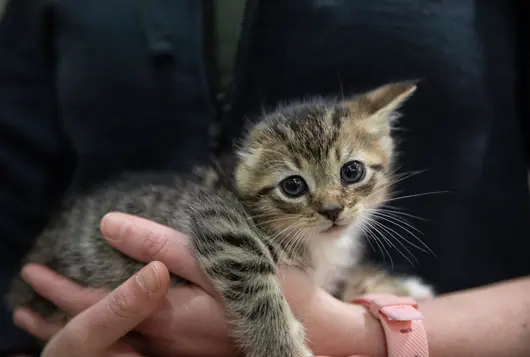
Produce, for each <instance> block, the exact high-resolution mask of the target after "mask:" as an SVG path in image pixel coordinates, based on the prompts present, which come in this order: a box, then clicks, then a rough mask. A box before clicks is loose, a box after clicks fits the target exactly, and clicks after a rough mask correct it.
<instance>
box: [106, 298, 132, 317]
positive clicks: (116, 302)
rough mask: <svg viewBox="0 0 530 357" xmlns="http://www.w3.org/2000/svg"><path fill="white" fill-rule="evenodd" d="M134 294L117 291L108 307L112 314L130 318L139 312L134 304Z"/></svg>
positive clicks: (109, 301)
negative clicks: (129, 294)
mask: <svg viewBox="0 0 530 357" xmlns="http://www.w3.org/2000/svg"><path fill="white" fill-rule="evenodd" d="M132 299H133V297H132V296H128V295H126V294H124V293H121V292H120V293H117V294H115V295H113V296H111V297H110V299H109V300H108V308H109V310H110V311H111V313H112V314H114V315H116V316H118V317H120V318H128V317H130V316H132V315H134V314H135V313H136V312H137V310H138V309H137V308H135V306H134V304H132V301H131V300H132Z"/></svg>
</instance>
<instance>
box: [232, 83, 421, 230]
mask: <svg viewBox="0 0 530 357" xmlns="http://www.w3.org/2000/svg"><path fill="white" fill-rule="evenodd" d="M415 89H416V85H415V84H414V83H411V82H400V83H391V84H387V85H385V86H382V87H379V88H377V89H374V90H372V91H369V92H366V93H363V94H360V95H357V96H355V97H353V98H349V99H345V100H333V101H331V100H323V99H321V100H315V101H306V102H301V103H295V104H291V105H289V106H286V107H282V108H279V109H277V110H276V111H275V112H273V113H270V114H267V115H265V116H264V118H263V120H261V121H260V122H259V123H257V124H256V125H255V126H254V127H252V128H251V129H250V130H249V132H248V134H247V136H246V137H245V139H244V141H243V142H242V144H241V146H240V148H239V150H238V158H239V162H238V165H237V168H236V172H235V185H236V188H237V190H238V192H239V194H240V195H241V197H243V199H244V200H245V202H246V204H247V206H248V209H249V210H250V211H251V213H252V215H253V218H254V220H255V221H256V222H257V223H258V224H259V225H260V226H261V227H262V228H264V229H266V230H267V231H268V232H271V233H279V232H282V234H281V235H282V236H292V237H295V236H298V235H300V234H302V233H303V235H304V236H306V237H308V236H309V237H310V236H322V235H324V236H339V235H340V234H339V233H341V232H342V231H344V229H345V228H347V227H349V226H351V225H352V224H355V223H356V222H358V220H359V218H360V216H361V214H362V213H363V211H364V210H365V209H366V208H375V207H377V206H378V205H380V204H381V202H382V201H384V200H385V198H386V197H388V193H389V186H390V184H391V180H392V161H393V152H394V142H393V140H392V137H391V126H392V122H393V120H394V119H395V118H396V109H398V107H399V106H400V105H401V104H403V102H405V100H406V99H407V98H409V96H410V95H411V94H412V93H413V92H414V91H415Z"/></svg>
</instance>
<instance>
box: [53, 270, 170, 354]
mask: <svg viewBox="0 0 530 357" xmlns="http://www.w3.org/2000/svg"><path fill="white" fill-rule="evenodd" d="M168 288H169V272H168V270H167V267H166V266H165V265H164V264H162V263H160V262H152V263H150V264H148V265H147V266H145V267H144V268H143V269H142V270H140V271H139V272H138V273H137V274H136V275H135V276H133V277H131V278H130V279H129V280H127V281H126V282H125V283H123V284H122V285H121V286H119V287H118V288H116V289H115V290H114V291H112V292H111V293H110V294H108V295H107V296H106V297H105V298H103V299H102V300H100V301H99V302H98V303H96V304H95V305H93V306H92V307H90V308H88V309H87V310H85V311H83V312H82V313H81V314H79V315H77V316H76V317H75V318H74V319H72V320H71V321H70V322H69V323H68V324H67V325H66V326H65V328H64V329H63V330H62V331H61V332H60V333H59V334H57V335H56V336H55V337H54V338H53V339H52V341H50V343H48V345H47V346H46V347H47V348H46V349H48V347H50V349H54V350H55V352H54V353H51V354H47V353H43V356H48V355H50V356H66V355H71V353H72V351H75V352H76V353H75V355H76V356H77V357H84V356H94V355H96V353H97V352H103V351H106V350H108V349H109V348H111V347H112V346H113V345H114V344H116V343H117V342H118V341H119V340H120V339H121V338H122V337H123V336H124V335H126V334H127V333H128V332H130V331H131V330H133V329H134V328H135V327H136V326H137V325H138V324H140V323H141V322H142V321H143V320H145V319H146V318H147V317H149V315H151V313H152V312H153V311H154V310H155V309H156V308H157V307H159V306H160V305H161V303H163V302H164V300H165V296H166V294H167V291H168ZM54 340H55V341H54Z"/></svg>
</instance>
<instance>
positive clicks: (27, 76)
mask: <svg viewBox="0 0 530 357" xmlns="http://www.w3.org/2000/svg"><path fill="white" fill-rule="evenodd" d="M514 4H515V2H508V1H481V2H463V1H460V0H450V1H443V2H439V1H423V0H421V1H420V0H403V1H384V0H380V1H370V2H368V1H351V0H342V1H323V0H319V1H317V0H313V1H311V0H290V1H284V0H268V1H261V2H260V1H257V0H251V1H249V2H248V4H247V6H246V10H245V11H246V13H245V20H244V22H243V26H242V28H243V32H242V34H241V38H240V42H239V48H238V54H237V58H236V71H235V72H234V73H233V77H232V79H233V80H232V82H231V84H230V85H229V87H228V88H227V89H226V91H224V92H225V93H224V95H221V96H218V95H217V93H216V86H215V85H216V83H217V78H218V76H217V75H216V74H215V72H214V69H215V56H213V53H214V52H215V51H212V46H213V45H214V44H215V41H214V38H215V36H212V34H211V33H210V32H209V29H210V28H211V25H210V23H209V20H208V19H210V15H211V13H210V12H209V11H210V10H211V4H208V1H204V2H202V1H195V0H194V1H177V0H172V1H159V0H134V1H131V0H114V1H100V0H92V1H86V0H68V1H66V0H57V1H46V0H16V1H15V0H12V1H11V2H10V3H9V4H8V7H7V9H6V11H5V14H4V18H3V20H2V22H1V23H0V173H1V174H0V237H2V238H1V239H2V242H1V247H0V249H1V254H2V256H1V257H0V258H1V259H0V264H1V267H0V274H1V277H0V293H1V294H3V293H4V292H5V290H6V288H7V283H8V281H9V277H10V276H11V275H12V274H14V272H15V271H16V269H17V268H18V262H19V260H20V258H21V257H22V255H23V253H24V252H25V251H26V250H27V249H28V247H29V245H30V244H31V242H32V239H33V238H34V236H35V235H36V234H37V233H38V232H39V230H40V229H41V228H42V227H43V225H44V224H45V223H46V221H47V219H48V217H49V214H50V213H51V212H52V211H53V209H54V206H55V205H56V204H57V202H59V200H60V199H61V197H62V196H63V195H64V193H65V192H66V191H67V190H69V189H80V188H82V187H86V186H88V185H91V184H93V183H95V182H97V181H99V180H101V179H104V178H106V177H109V176H111V175H113V174H116V173H117V172H120V171H123V170H132V169H164V170H165V169H172V170H177V171H185V170H189V168H190V167H191V165H193V164H194V163H195V162H198V161H200V160H202V159H204V158H205V156H206V155H207V154H208V152H209V150H211V148H212V147H211V145H210V144H211V142H210V138H209V130H210V129H211V127H212V125H217V124H219V125H220V127H221V129H222V130H221V133H220V136H219V142H218V145H217V146H216V147H214V150H216V151H223V150H229V149H230V145H231V141H232V139H233V138H234V137H237V136H238V135H239V133H240V131H241V128H242V124H243V122H244V120H245V118H246V117H249V118H252V117H254V116H255V115H257V114H259V113H260V111H261V109H262V106H263V107H266V108H267V107H270V106H271V105H273V104H274V103H276V102H277V101H283V100H288V99H293V98H300V97H303V96H307V95H327V94H333V95H340V94H341V92H342V93H344V94H348V93H353V92H356V91H360V90H364V89H368V88H370V87H373V86H376V85H379V84H382V83H384V82H386V81H390V80H398V79H409V78H422V79H423V81H422V82H421V84H420V89H419V91H418V92H417V95H415V96H414V98H413V99H412V100H411V101H410V102H409V104H407V106H406V107H405V108H404V114H405V117H404V118H403V119H402V122H401V123H402V127H404V128H405V129H406V130H403V131H402V132H401V135H402V141H401V144H400V151H401V159H400V160H401V162H400V165H401V166H402V170H403V171H411V170H423V169H428V171H426V172H425V173H423V174H421V175H417V176H415V177H414V178H411V179H408V180H404V181H402V182H400V184H399V185H398V189H399V190H401V194H402V195H412V194H415V193H423V192H430V191H440V190H442V191H449V193H446V194H437V195H428V196H422V197H417V198H410V199H403V200H400V201H396V202H395V205H396V206H400V207H403V208H404V209H405V210H406V212H408V213H410V214H414V215H418V216H422V217H424V218H427V219H428V221H414V222H413V223H414V225H415V226H416V227H417V228H418V229H420V230H421V231H423V233H424V235H423V236H422V239H423V240H424V241H425V242H426V244H427V245H428V246H429V247H430V248H431V249H432V250H433V251H434V253H435V254H436V255H435V256H432V255H429V254H423V253H421V252H420V251H419V250H417V249H416V248H414V247H410V246H409V249H411V251H413V253H414V255H415V256H416V259H417V262H416V261H414V263H415V267H411V265H410V264H408V263H407V260H406V259H405V258H403V257H400V255H399V254H398V253H397V252H396V251H395V250H394V251H392V250H391V255H392V258H393V262H394V263H395V264H396V269H398V270H400V269H403V270H407V271H412V270H414V271H415V272H416V273H417V274H420V275H422V276H424V277H425V278H426V279H428V280H429V281H431V282H433V283H434V284H436V286H437V287H438V289H439V290H440V291H442V292H443V291H450V290H455V289H462V288H467V287H471V286H476V285H481V284H485V283H489V282H493V281H498V280H502V279H507V278H511V277H515V276H520V275H524V274H528V273H529V272H530V263H529V261H528V253H527V252H528V251H529V248H530V244H529V242H528V237H529V232H530V230H529V228H530V202H529V194H528V186H527V182H526V168H525V161H524V135H523V134H522V133H523V128H524V126H523V123H526V122H527V120H528V119H527V118H528V116H527V115H528V111H526V112H525V111H524V110H525V109H524V108H525V107H524V106H523V103H527V102H523V101H522V100H521V98H522V97H521V96H522V93H523V91H522V84H521V83H522V79H523V78H527V77H524V76H527V75H528V73H527V72H523V67H524V66H523V64H522V59H521V58H522V57H521V56H522V50H521V45H520V44H521V38H520V36H519V34H520V28H519V25H520V24H521V22H520V21H519V14H520V12H521V10H520V9H519V8H515V5H514ZM208 9H210V10H208ZM220 100H221V101H220ZM526 108H527V107H526ZM524 113H526V116H525V115H524ZM527 137H528V135H527ZM394 229H399V228H394ZM401 234H402V235H404V236H405V237H406V238H407V239H409V240H413V239H414V238H413V237H411V236H410V235H408V233H407V232H405V231H403V230H401ZM404 244H407V243H404ZM401 250H403V249H401ZM403 251H404V250H403ZM375 258H376V259H381V257H378V256H377V254H376V255H375ZM387 262H388V258H387ZM10 321H11V317H10V314H9V313H8V312H7V311H2V315H1V323H0V324H1V326H2V336H1V338H0V351H1V350H2V349H5V348H7V347H9V346H12V345H15V344H17V343H20V341H21V340H20V338H21V337H20V336H21V335H20V334H18V332H16V330H15V329H14V328H13V327H12V326H11V325H10ZM4 326H7V328H4ZM4 331H6V332H4Z"/></svg>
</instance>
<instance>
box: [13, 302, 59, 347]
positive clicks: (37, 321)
mask: <svg viewBox="0 0 530 357" xmlns="http://www.w3.org/2000/svg"><path fill="white" fill-rule="evenodd" d="M13 321H14V323H15V325H17V326H18V327H20V328H23V329H25V330H26V331H27V332H29V333H30V334H32V335H33V336H35V337H37V338H39V339H41V340H43V341H48V340H49V339H51V338H52V337H53V336H54V335H55V334H56V333H57V332H59V330H60V329H61V326H56V325H54V324H52V323H50V322H48V321H46V320H44V319H43V318H42V317H40V316H39V315H37V314H36V313H34V312H32V311H31V310H29V309H26V308H20V309H17V310H15V312H14V316H13Z"/></svg>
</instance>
